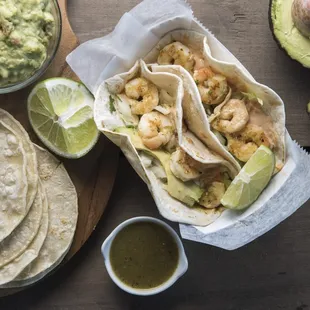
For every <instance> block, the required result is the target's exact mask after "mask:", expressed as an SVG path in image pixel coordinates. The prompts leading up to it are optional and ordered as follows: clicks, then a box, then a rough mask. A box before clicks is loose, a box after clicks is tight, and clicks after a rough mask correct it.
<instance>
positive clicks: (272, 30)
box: [268, 0, 309, 69]
mask: <svg viewBox="0 0 310 310" xmlns="http://www.w3.org/2000/svg"><path fill="white" fill-rule="evenodd" d="M274 1H277V0H269V10H268V22H269V28H270V30H271V32H272V36H273V39H274V40H275V42H276V43H277V45H278V47H279V48H280V49H281V50H282V51H284V53H285V54H286V56H288V58H289V59H290V60H291V61H292V63H298V64H299V65H302V66H303V67H304V68H307V69H309V67H307V66H305V65H304V64H303V63H301V62H300V61H298V60H297V59H294V58H292V57H291V56H290V55H289V53H288V52H287V50H286V49H285V48H284V47H283V46H282V45H281V42H280V41H279V40H278V38H277V37H276V35H275V33H274V25H273V21H272V4H273V2H274Z"/></svg>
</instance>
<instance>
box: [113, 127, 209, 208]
mask: <svg viewBox="0 0 310 310" xmlns="http://www.w3.org/2000/svg"><path fill="white" fill-rule="evenodd" d="M115 132H119V133H124V134H127V135H128V136H129V137H130V139H131V141H132V143H133V145H134V147H135V148H136V149H137V150H139V151H144V152H146V153H147V154H150V155H151V156H153V157H154V158H156V159H157V160H159V162H160V163H161V165H162V166H163V168H164V170H165V173H166V177H167V185H166V190H167V192H168V193H169V194H170V195H171V196H172V197H174V198H176V199H177V200H180V201H182V202H184V203H185V204H186V205H187V206H190V207H192V206H193V205H194V204H195V203H198V202H199V199H200V198H201V196H202V194H203V192H204V190H203V189H202V188H200V187H199V186H198V185H197V184H195V183H194V182H191V181H188V182H182V181H180V180H179V179H178V178H176V177H175V176H174V174H173V173H172V172H171V169H170V164H169V162H170V157H171V155H170V154H169V153H168V152H165V151H163V150H157V151H152V150H150V149H149V148H147V147H146V146H145V145H144V144H143V142H142V140H141V138H140V136H139V134H138V131H137V130H135V129H132V128H127V127H119V128H116V129H115Z"/></svg>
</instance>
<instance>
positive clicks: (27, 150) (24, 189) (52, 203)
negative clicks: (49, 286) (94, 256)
mask: <svg viewBox="0 0 310 310" xmlns="http://www.w3.org/2000/svg"><path fill="white" fill-rule="evenodd" d="M0 157H1V159H0V201H1V204H0V287H1V288H7V287H20V286H25V285H28V284H31V283H34V282H36V281H38V280H40V279H41V278H42V277H44V276H45V275H46V274H47V273H48V272H50V271H51V270H52V269H53V268H55V267H56V266H57V265H58V264H59V263H60V262H61V261H62V259H63V258H64V257H65V255H66V253H67V252H68V250H69V248H70V245H71V243H72V240H73V237H74V233H75V229H76V224H77V217H78V203H77V193H76V190H75V187H74V185H73V183H72V181H71V179H70V177H69V175H68V173H67V172H66V170H65V168H64V166H63V165H62V164H61V163H60V162H59V161H58V160H57V159H56V158H55V157H54V156H53V155H51V154H50V153H49V152H47V151H46V150H44V149H42V148H40V147H39V146H37V145H35V144H33V143H32V142H31V141H30V139H29V136H28V134H27V132H26V131H25V130H24V128H23V127H22V126H21V124H20V123H19V122H18V121H17V120H16V119H14V118H13V116H12V115H10V114H9V113H8V112H6V111H4V110H2V109H0Z"/></svg>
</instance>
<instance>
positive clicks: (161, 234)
mask: <svg viewBox="0 0 310 310" xmlns="http://www.w3.org/2000/svg"><path fill="white" fill-rule="evenodd" d="M178 259H179V252H178V247H177V244H176V242H175V240H174V238H173V237H172V235H171V233H170V232H169V231H168V230H167V229H165V228H164V227H163V226H161V225H159V224H156V223H152V222H136V223H133V224H130V225H128V226H126V227H124V228H123V229H122V230H121V231H120V232H119V233H118V234H117V235H116V237H115V238H114V240H113V242H112V245H111V249H110V261H111V265H112V269H113V271H114V272H115V274H116V275H117V277H118V278H119V279H120V280H121V281H122V282H124V283H125V284H127V285H128V286H131V287H133V288H139V289H149V288H154V287H156V286H159V285H161V284H162V283H164V282H166V281H167V280H168V279H169V278H170V277H171V276H172V274H173V273H174V271H175V269H176V267H177V265H178Z"/></svg>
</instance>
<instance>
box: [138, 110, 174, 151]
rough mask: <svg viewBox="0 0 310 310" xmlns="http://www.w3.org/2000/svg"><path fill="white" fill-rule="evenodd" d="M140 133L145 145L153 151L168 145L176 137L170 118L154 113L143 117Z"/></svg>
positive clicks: (140, 122)
mask: <svg viewBox="0 0 310 310" xmlns="http://www.w3.org/2000/svg"><path fill="white" fill-rule="evenodd" d="M138 132H139V135H140V137H141V139H142V142H143V144H144V145H145V146H146V147H148V148H149V149H151V150H155V149H158V148H160V147H161V146H164V145H166V144H167V143H168V142H169V141H170V140H171V139H172V138H173V135H174V124H173V122H172V121H171V120H170V118H169V117H168V116H165V115H163V114H161V113H159V112H156V111H153V112H150V113H146V114H144V115H142V117H141V118H140V121H139V125H138Z"/></svg>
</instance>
